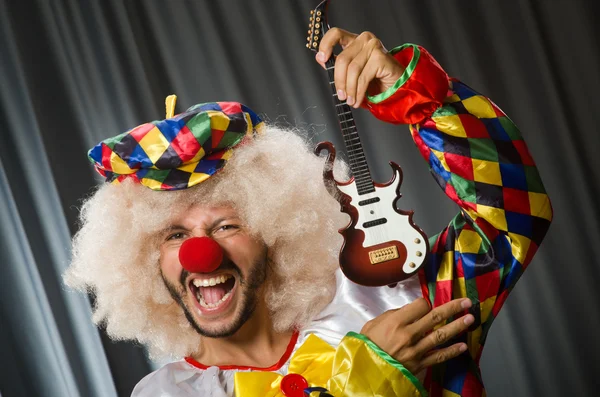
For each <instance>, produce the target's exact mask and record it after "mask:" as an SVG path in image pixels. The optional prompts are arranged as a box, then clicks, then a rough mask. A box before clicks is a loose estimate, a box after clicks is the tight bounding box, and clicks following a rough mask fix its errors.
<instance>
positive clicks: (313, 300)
mask: <svg viewBox="0 0 600 397" xmlns="http://www.w3.org/2000/svg"><path fill="white" fill-rule="evenodd" d="M323 166H324V159H323V158H319V157H317V156H315V155H314V154H313V153H312V148H310V147H309V145H308V142H307V139H305V138H303V137H301V136H299V134H297V133H295V132H293V131H290V130H283V129H280V128H277V127H274V126H270V125H267V127H266V128H265V132H264V133H263V134H261V135H259V136H257V137H255V138H254V139H253V140H252V141H251V142H249V143H247V144H244V145H241V146H239V147H238V148H236V149H235V150H234V155H233V156H232V158H231V159H230V160H229V161H228V163H227V165H226V166H225V167H224V169H223V170H221V171H220V172H219V173H217V174H216V175H214V176H213V177H211V178H209V179H208V180H207V181H205V182H203V183H201V184H199V185H196V186H194V187H192V188H189V189H185V190H180V191H170V192H161V191H159V192H157V191H153V190H150V189H148V188H146V187H144V186H142V185H140V184H137V183H134V182H132V181H129V180H125V181H124V182H123V183H121V184H120V185H113V184H104V185H102V186H101V187H100V188H99V189H98V190H97V191H96V192H95V194H93V196H91V197H90V198H89V199H87V200H86V201H85V203H84V204H83V207H82V210H81V215H80V222H81V228H80V230H79V232H78V233H77V234H76V235H75V238H74V239H73V259H72V263H71V266H70V267H69V269H68V270H67V271H66V273H65V275H64V279H65V282H66V284H67V285H69V286H71V287H74V288H77V289H79V290H82V291H87V292H89V293H91V294H93V296H94V297H95V308H94V316H93V319H94V322H96V323H97V324H102V325H104V326H105V327H106V331H107V333H108V335H109V336H110V337H111V338H113V339H117V340H135V341H138V342H139V343H141V344H143V345H146V346H147V347H148V349H149V352H150V356H151V357H153V358H166V357H170V358H178V357H183V356H189V355H193V354H195V353H198V351H199V349H200V346H201V340H202V338H201V337H200V335H199V334H198V333H196V331H195V330H194V329H193V328H192V327H191V326H190V325H189V323H188V320H187V319H186V318H185V315H184V312H183V310H182V309H181V308H180V307H179V305H178V304H177V303H176V302H175V301H174V300H173V298H172V297H171V295H170V294H169V292H168V290H167V288H166V287H165V285H164V283H163V280H162V278H161V276H160V269H159V244H158V241H157V238H156V235H157V233H158V232H159V231H160V230H161V229H163V228H164V227H165V226H167V222H168V220H169V219H170V218H172V217H173V215H175V214H177V213H178V212H180V211H185V210H186V209H188V208H189V207H190V206H191V205H194V204H204V205H219V204H227V205H233V206H234V207H235V209H236V210H237V211H238V213H239V214H240V216H241V217H242V219H244V221H245V222H247V224H248V225H249V227H250V229H251V230H252V232H253V233H255V234H256V235H257V236H258V237H259V238H260V239H262V240H263V241H264V242H265V244H266V245H267V246H268V247H269V252H270V259H271V261H272V266H273V271H272V273H271V274H270V276H269V277H270V278H269V279H268V280H267V295H266V301H267V302H266V303H267V305H268V308H269V310H270V312H271V315H272V319H273V322H274V327H275V329H277V330H279V331H283V330H291V329H293V328H298V327H302V326H303V325H304V324H307V323H308V322H309V321H310V320H311V319H312V318H313V317H314V316H315V315H317V314H318V313H319V312H320V311H321V310H322V309H323V308H324V307H325V306H326V305H327V304H328V303H329V302H330V301H331V299H332V297H333V295H334V294H335V272H336V270H337V269H338V253H339V249H340V247H341V245H342V238H341V236H340V235H339V234H338V232H337V230H338V229H339V228H340V227H343V226H344V225H345V224H347V223H348V218H347V216H345V215H344V214H342V213H340V209H339V204H338V203H337V201H336V200H335V199H334V198H332V197H331V196H330V195H329V194H328V193H327V191H326V189H325V186H324V184H323V178H322V173H323ZM335 168H336V171H338V170H340V169H342V170H345V169H346V167H345V166H344V165H343V164H342V163H339V164H336V167H335ZM343 172H345V171H343Z"/></svg>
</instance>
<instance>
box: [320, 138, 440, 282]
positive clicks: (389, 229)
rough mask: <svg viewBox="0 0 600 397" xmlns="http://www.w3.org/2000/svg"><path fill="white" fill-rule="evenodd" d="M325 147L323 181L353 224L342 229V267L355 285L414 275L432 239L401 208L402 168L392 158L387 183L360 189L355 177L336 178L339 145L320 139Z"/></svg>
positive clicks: (396, 280)
mask: <svg viewBox="0 0 600 397" xmlns="http://www.w3.org/2000/svg"><path fill="white" fill-rule="evenodd" d="M323 150H325V151H327V152H328V155H327V160H326V165H325V168H324V171H323V178H324V181H325V185H326V186H327V187H328V189H329V192H330V193H331V194H332V195H334V197H336V198H337V199H338V201H339V203H340V207H341V211H342V212H344V213H346V214H348V215H349V216H350V223H349V224H348V225H347V226H346V227H345V228H343V229H340V234H341V235H342V236H343V237H344V244H343V246H342V248H341V250H340V268H341V269H342V271H343V273H344V275H345V276H346V277H348V278H349V279H350V280H352V281H353V282H355V283H357V284H361V285H366V286H382V285H389V284H394V283H397V282H398V281H402V280H405V279H406V278H408V277H410V276H412V275H413V274H414V273H415V272H416V271H417V270H418V269H419V267H420V266H421V265H422V264H423V262H424V261H425V258H426V256H427V253H428V252H429V244H428V241H427V237H426V236H425V233H423V231H422V230H421V229H420V228H419V227H418V226H416V225H415V224H414V223H413V220H412V215H413V211H402V210H400V209H398V207H397V205H396V204H397V202H398V200H399V199H400V197H401V193H400V185H401V184H402V169H401V168H400V166H399V165H398V164H396V163H394V162H390V166H391V168H392V171H393V176H392V178H391V179H390V181H389V182H387V183H384V184H381V183H374V186H375V191H374V192H370V193H365V194H359V192H358V189H357V187H356V183H355V180H354V178H353V177H352V178H351V179H350V180H348V181H346V182H339V181H336V180H335V178H334V177H333V171H332V168H333V162H334V160H335V148H334V147H333V145H332V144H331V143H330V142H321V143H320V144H319V145H317V148H316V149H315V152H316V153H320V152H321V151H323Z"/></svg>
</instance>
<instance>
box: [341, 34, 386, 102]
mask: <svg viewBox="0 0 600 397" xmlns="http://www.w3.org/2000/svg"><path fill="white" fill-rule="evenodd" d="M382 49H383V45H382V44H381V41H379V39H371V40H369V42H368V43H367V45H366V46H365V49H364V50H363V51H362V52H363V53H366V54H367V60H366V64H365V65H364V67H363V69H362V71H361V73H360V76H358V77H357V78H356V79H355V80H352V79H351V76H350V71H351V67H352V64H351V65H350V67H349V69H348V77H347V81H348V82H347V83H346V86H347V88H346V91H347V92H348V95H354V98H355V100H354V101H353V102H354V103H353V104H350V105H351V106H354V107H355V108H358V107H359V106H360V104H361V103H362V101H363V100H364V98H365V96H366V94H367V89H368V87H369V84H370V83H371V81H373V79H375V78H376V77H377V75H378V74H379V73H380V69H381V67H382V65H383V64H384V58H385V56H386V55H385V53H384V52H383V51H382ZM354 82H355V83H356V88H355V89H354V90H353V89H351V88H350V84H351V83H354Z"/></svg>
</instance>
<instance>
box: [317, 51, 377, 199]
mask: <svg viewBox="0 0 600 397" xmlns="http://www.w3.org/2000/svg"><path fill="white" fill-rule="evenodd" d="M334 65H335V61H334V60H333V57H332V58H330V59H329V60H328V61H327V62H326V63H325V66H326V69H327V75H328V76H329V88H331V93H332V97H333V102H334V104H335V110H336V113H337V117H338V121H339V123H340V129H341V130H342V136H343V138H344V145H345V146H346V153H347V155H348V163H349V166H350V171H351V172H352V176H354V181H355V183H356V188H357V190H358V194H366V193H371V192H374V191H375V187H374V186H373V179H372V178H371V172H370V170H369V165H368V164H367V158H366V156H365V152H364V150H363V146H362V143H361V142H360V137H359V135H358V128H357V127H356V123H355V122H354V117H353V115H352V108H351V107H350V106H348V105H347V104H346V102H345V101H341V100H340V99H339V98H338V96H337V91H336V89H335V82H334V67H335V66H334Z"/></svg>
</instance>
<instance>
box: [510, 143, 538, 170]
mask: <svg viewBox="0 0 600 397" xmlns="http://www.w3.org/2000/svg"><path fill="white" fill-rule="evenodd" d="M512 143H513V145H514V147H515V148H516V149H517V151H518V152H519V154H520V155H521V161H522V162H523V165H530V166H535V162H534V161H533V157H531V154H530V153H529V149H527V145H525V141H521V140H519V141H512Z"/></svg>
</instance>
